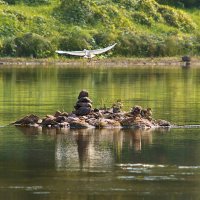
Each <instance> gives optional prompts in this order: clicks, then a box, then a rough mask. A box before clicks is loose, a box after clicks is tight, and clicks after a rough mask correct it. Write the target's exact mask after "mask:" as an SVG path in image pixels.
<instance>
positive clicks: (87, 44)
mask: <svg viewBox="0 0 200 200" xmlns="http://www.w3.org/2000/svg"><path fill="white" fill-rule="evenodd" d="M92 46H95V41H94V39H93V37H92V35H91V34H90V32H89V31H87V30H84V29H82V28H80V27H78V26H76V27H75V28H74V29H72V30H71V31H70V32H69V33H68V35H67V36H65V37H61V38H60V41H59V48H60V49H63V50H83V49H90V48H92Z"/></svg>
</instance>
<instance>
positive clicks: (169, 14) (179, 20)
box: [158, 6, 195, 32]
mask: <svg viewBox="0 0 200 200" xmlns="http://www.w3.org/2000/svg"><path fill="white" fill-rule="evenodd" d="M158 12H160V13H161V15H162V17H163V18H164V20H165V21H166V23H167V24H169V25H170V26H174V27H177V28H179V29H180V30H182V31H185V32H189V31H191V30H194V29H195V24H194V23H193V22H192V20H191V19H190V18H189V17H188V16H187V15H186V14H185V13H183V12H181V11H176V10H175V9H173V8H171V7H168V6H160V7H159V8H158Z"/></svg>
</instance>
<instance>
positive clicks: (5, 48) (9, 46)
mask: <svg viewBox="0 0 200 200" xmlns="http://www.w3.org/2000/svg"><path fill="white" fill-rule="evenodd" d="M1 55H3V56H15V55H16V44H15V42H14V38H7V39H5V40H4V41H3V42H2V50H1Z"/></svg>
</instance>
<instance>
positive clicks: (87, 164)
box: [0, 66, 200, 200]
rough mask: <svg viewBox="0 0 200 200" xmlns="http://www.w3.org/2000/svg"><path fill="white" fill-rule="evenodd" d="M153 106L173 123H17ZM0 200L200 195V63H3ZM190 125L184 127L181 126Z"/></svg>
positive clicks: (169, 199)
mask: <svg viewBox="0 0 200 200" xmlns="http://www.w3.org/2000/svg"><path fill="white" fill-rule="evenodd" d="M82 89H87V90H88V91H89V94H90V98H91V99H92V100H93V107H102V106H106V107H109V106H112V104H113V102H115V101H117V100H118V99H120V100H121V101H122V103H123V105H124V110H127V111H128V110H130V108H131V107H132V106H134V105H141V106H142V107H151V108H152V110H153V117H154V118H156V119H158V118H159V119H166V120H168V121H170V122H172V123H173V124H175V125H179V126H180V127H176V128H171V129H155V130H146V131H144V130H140V129H102V130H96V129H87V130H69V129H41V128H34V127H33V128H16V127H13V126H9V125H8V124H10V123H11V122H13V121H15V120H17V119H19V118H20V117H23V116H24V115H27V114H31V113H33V114H36V115H39V116H40V117H43V116H45V115H46V114H54V113H55V111H56V110H61V111H66V112H70V111H72V110H73V106H74V105H75V102H76V100H77V96H78V93H79V91H80V90H82ZM0 90H1V93H0V199H6V200H27V199H28V200H35V199H37V200H41V199H50V200H51V199H52V200H60V199H63V200H67V199H89V200H90V199H95V200H96V199H119V200H121V199H151V200H158V199H159V200H160V199H161V198H162V199H163V200H164V199H166V200H172V199H173V200H174V199H187V200H188V199H192V200H196V199H200V190H199V188H200V156H199V153H200V127H199V126H198V125H199V124H200V112H199V110H200V68H193V67H190V68H181V67H175V68H173V67H117V68H114V67H95V66H92V67H91V66H80V67H77V66H76V67H75V66H72V67H62V66H60V67H58V66H57V67H56V66H48V67H44V66H38V67H31V66H27V67H26V66H24V67H13V66H12V67H9V66H7V67H1V68H0ZM185 125H188V126H185Z"/></svg>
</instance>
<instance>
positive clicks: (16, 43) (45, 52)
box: [2, 33, 54, 58]
mask: <svg viewBox="0 0 200 200" xmlns="http://www.w3.org/2000/svg"><path fill="white" fill-rule="evenodd" d="M2 53H3V55H6V56H19V57H34V58H45V57H49V56H51V55H53V53H54V50H53V47H52V45H51V43H50V42H49V41H48V40H46V39H44V38H43V37H41V36H40V35H37V34H32V33H27V34H24V35H23V36H21V37H17V38H15V39H13V38H11V39H8V40H5V41H4V44H3V49H2Z"/></svg>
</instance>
